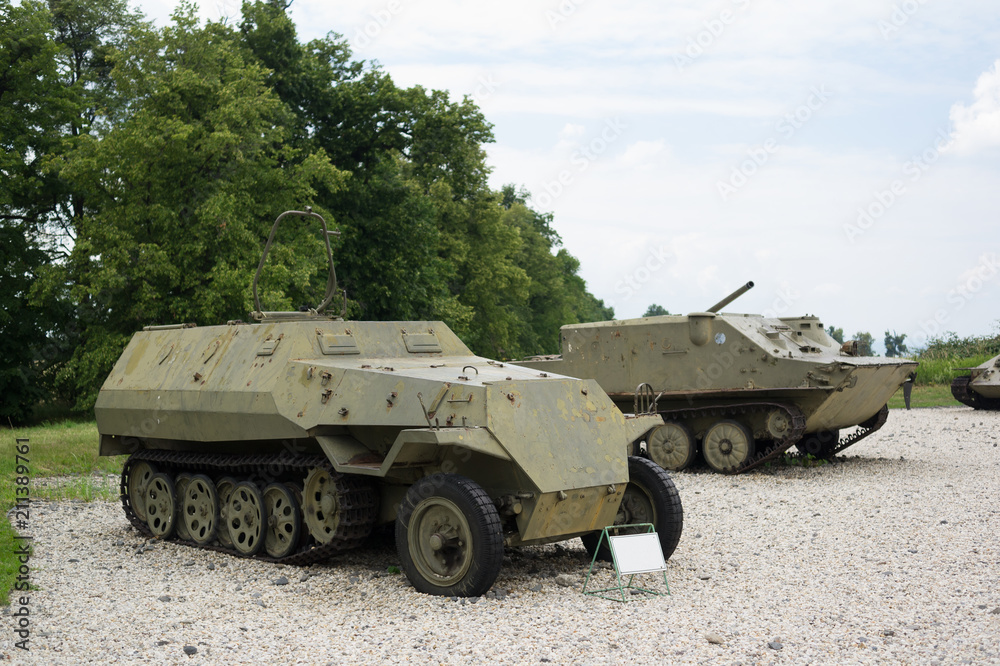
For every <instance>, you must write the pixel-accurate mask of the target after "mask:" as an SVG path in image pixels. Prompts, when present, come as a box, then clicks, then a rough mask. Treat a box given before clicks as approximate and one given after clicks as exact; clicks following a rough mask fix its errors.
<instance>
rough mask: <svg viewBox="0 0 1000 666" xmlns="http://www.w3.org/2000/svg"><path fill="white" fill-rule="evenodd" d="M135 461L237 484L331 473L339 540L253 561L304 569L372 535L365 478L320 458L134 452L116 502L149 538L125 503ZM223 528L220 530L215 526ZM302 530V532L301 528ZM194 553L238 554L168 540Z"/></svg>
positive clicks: (374, 510) (373, 498) (373, 505)
mask: <svg viewBox="0 0 1000 666" xmlns="http://www.w3.org/2000/svg"><path fill="white" fill-rule="evenodd" d="M139 461H147V462H150V463H153V464H155V465H157V467H158V468H159V469H160V471H167V472H169V473H170V474H171V475H173V476H174V477H175V478H176V475H177V474H179V473H181V472H188V473H200V474H206V475H208V476H209V477H211V478H213V479H216V480H217V479H218V478H219V477H222V476H232V477H234V478H236V479H237V480H240V481H242V480H258V481H271V480H276V479H289V478H294V479H296V480H298V482H299V483H301V481H302V479H304V478H305V476H306V474H307V473H308V472H309V470H310V469H313V468H317V467H318V468H322V469H325V470H327V471H328V472H329V473H330V476H331V478H332V479H333V480H334V481H335V482H336V484H337V487H338V489H339V490H340V495H339V502H340V515H339V518H340V522H339V525H340V526H341V527H342V529H338V536H337V537H335V538H333V539H331V540H330V541H329V542H328V543H323V544H320V543H317V542H316V541H315V540H314V539H313V538H311V537H309V538H308V540H306V539H303V541H304V542H306V543H304V544H303V545H301V546H300V547H299V548H298V549H297V550H296V551H295V552H293V553H292V554H290V555H287V556H285V557H280V558H275V557H270V556H269V555H267V554H266V553H265V552H263V551H261V552H260V553H259V554H257V555H253V556H252V557H253V559H257V560H263V561H266V562H280V563H282V564H295V565H305V564H312V563H314V562H322V561H324V560H326V559H328V558H330V557H332V556H334V555H337V554H339V553H343V552H344V551H347V550H351V549H354V548H357V547H358V546H360V545H361V544H362V543H363V542H364V540H365V538H366V537H367V536H368V535H369V534H370V533H371V530H372V527H373V526H374V525H375V521H376V518H377V517H378V495H377V494H376V492H375V490H374V488H373V487H372V485H371V484H369V483H367V482H366V479H363V478H359V477H355V476H351V475H343V474H339V473H338V472H336V471H334V469H333V467H332V465H331V464H330V462H329V460H327V459H326V458H325V457H323V456H319V455H315V456H297V455H293V454H288V453H280V454H266V455H249V456H244V455H202V454H195V453H183V452H175V451H139V452H137V453H134V454H132V455H131V456H130V457H129V459H128V460H127V461H126V462H125V467H124V469H123V470H122V476H121V486H120V489H121V501H122V507H123V508H124V509H125V516H126V517H127V518H128V520H129V522H130V523H132V525H133V526H134V527H135V528H136V529H137V530H139V532H141V533H142V534H145V535H146V536H148V537H153V536H154V535H153V532H152V531H151V530H150V528H149V526H148V525H147V524H146V522H145V521H143V520H141V519H140V518H139V517H138V516H137V515H136V513H135V510H134V509H133V508H132V506H131V502H130V499H129V492H128V488H129V485H128V483H129V474H130V472H131V470H132V467H133V465H135V463H137V462H139ZM220 527H223V528H224V526H220ZM303 529H305V528H304V527H303ZM172 540H173V541H176V542H177V543H181V544H184V545H187V546H191V547H194V548H203V549H207V550H214V551H220V552H225V553H230V554H232V555H241V554H240V553H239V552H238V551H237V550H235V549H234V548H227V547H224V546H222V545H221V544H220V543H219V542H218V541H213V542H212V543H210V544H208V545H199V544H196V543H195V542H194V541H190V540H185V539H179V538H177V537H174V538H173V539H172Z"/></svg>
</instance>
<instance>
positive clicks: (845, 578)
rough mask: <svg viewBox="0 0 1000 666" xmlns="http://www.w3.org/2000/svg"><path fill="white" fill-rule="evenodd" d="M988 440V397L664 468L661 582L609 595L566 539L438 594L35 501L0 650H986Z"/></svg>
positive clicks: (589, 660) (311, 653) (798, 657)
mask: <svg viewBox="0 0 1000 666" xmlns="http://www.w3.org/2000/svg"><path fill="white" fill-rule="evenodd" d="M998 443H1000V413H981V412H974V411H973V410H971V409H969V408H958V407H956V408H943V409H922V410H913V411H910V412H905V411H893V412H892V413H891V415H890V418H889V422H888V424H887V425H886V426H885V427H884V428H883V429H882V430H881V431H880V432H878V433H876V434H875V435H873V436H871V437H869V438H868V439H867V440H865V441H863V442H861V443H859V444H857V445H856V446H854V447H852V448H851V449H848V451H847V452H845V454H849V455H842V456H841V457H840V458H839V459H838V460H837V461H836V462H835V463H833V464H831V465H825V466H821V467H814V468H801V467H793V466H781V467H777V468H771V469H768V470H766V471H764V472H758V473H751V474H748V475H744V476H740V477H725V476H720V475H715V474H710V473H707V472H703V471H696V472H682V473H677V474H674V475H673V476H674V479H675V482H676V484H677V486H678V489H679V491H680V494H681V499H682V501H683V503H684V509H685V512H684V520H685V528H684V535H683V537H682V539H681V543H680V546H679V547H678V549H677V552H676V553H675V554H674V556H673V558H671V560H670V561H669V562H668V572H667V577H668V580H669V583H670V591H671V592H672V594H671V595H670V596H660V597H645V596H641V597H639V596H636V597H632V598H631V599H630V601H629V603H627V604H622V603H617V602H613V601H605V600H601V599H595V598H592V597H585V596H583V595H582V594H581V593H580V589H579V588H580V584H581V583H582V579H583V574H584V573H585V572H586V570H587V567H588V565H589V561H588V560H587V559H586V556H585V554H584V551H583V549H582V546H580V545H579V541H575V542H567V543H566V544H562V545H555V546H546V547H534V548H523V549H520V550H509V551H508V553H507V558H506V560H505V566H504V568H503V571H502V572H501V574H500V578H499V580H498V581H497V583H496V584H495V585H494V587H493V590H492V591H491V592H490V594H489V595H488V596H487V597H484V598H481V599H470V600H452V599H446V598H441V597H431V596H427V595H423V594H419V593H417V592H415V591H414V590H413V589H412V588H411V587H409V585H408V584H407V582H406V579H405V577H404V576H402V575H399V574H391V573H388V569H389V567H390V566H391V565H395V564H398V562H397V560H396V556H395V552H394V550H393V547H392V544H391V540H389V539H386V538H383V539H381V540H376V542H375V543H374V544H372V546H371V547H368V548H365V549H364V550H363V551H359V552H356V553H352V554H351V555H349V556H346V557H343V558H342V559H339V560H337V561H333V562H331V563H329V564H325V565H322V566H315V565H314V566H312V567H309V568H307V569H302V568H295V567H288V566H281V565H273V564H264V563H255V562H248V561H245V560H241V559H238V558H236V557H230V556H226V555H222V554H219V553H214V552H206V551H198V550H194V549H191V548H187V547H184V546H178V545H175V544H171V543H155V544H153V545H152V546H151V547H150V545H149V544H148V543H147V541H146V540H145V539H143V538H141V537H140V536H139V535H138V534H137V533H136V532H135V531H133V530H132V529H131V528H130V527H129V526H128V524H127V521H126V520H125V517H124V515H123V514H122V511H121V507H120V505H118V504H116V503H107V502H98V503H92V504H83V503H77V502H59V503H47V504H36V505H34V506H33V509H32V516H31V529H30V531H29V534H32V535H34V536H35V551H34V556H33V557H32V560H31V565H32V567H33V571H32V576H33V582H34V583H35V584H36V585H37V586H38V588H39V589H38V590H36V591H34V592H32V593H31V599H30V613H31V622H32V624H31V630H32V634H31V644H30V645H31V651H30V653H24V652H22V651H20V650H15V649H13V645H12V643H13V641H12V640H11V638H10V637H11V633H10V631H9V630H7V631H4V636H3V639H2V642H0V652H2V655H3V657H4V658H5V659H10V660H13V661H14V662H18V663H38V664H79V663H105V662H110V661H112V660H115V661H121V662H123V663H190V664H210V663H238V662H243V663H257V662H265V661H267V662H272V663H289V664H290V663H318V664H326V663H351V664H354V663H378V662H384V661H388V662H391V663H398V662H413V663H445V664H451V663H470V662H483V661H489V662H491V663H544V662H551V663H557V664H575V663H580V664H601V663H629V662H635V663H643V664H645V663H700V662H712V663H715V662H718V663H727V664H734V663H742V664H759V663H760V664H763V663H768V664H770V663H776V664H783V663H789V664H792V663H795V664H798V663H810V662H812V663H836V664H876V663H877V664H883V663H906V664H935V663H942V664H962V663H971V664H1000V589H998V578H1000V576H998V574H1000V562H998V555H1000V544H998V540H997V534H998V532H1000V503H998V497H1000V448H998V446H997V445H998ZM604 575H606V576H607V575H608V574H607V573H606V572H605V574H604ZM648 576H649V577H644V578H642V582H643V583H645V584H647V585H649V586H651V587H659V588H660V589H663V588H662V577H661V578H660V579H659V582H658V581H657V579H656V576H655V575H648ZM282 579H284V581H288V582H287V584H276V583H275V581H278V583H281V582H284V581H283V580H282ZM565 583H570V584H572V585H575V586H574V587H570V586H566V585H564V584H565ZM11 619H12V618H10V617H9V616H7V617H4V618H3V620H4V622H3V624H4V625H7V626H8V627H10V626H11V625H12V624H13V623H12V622H11ZM195 649H196V652H195V653H194V654H187V653H186V652H185V650H187V651H188V652H190V651H192V650H195Z"/></svg>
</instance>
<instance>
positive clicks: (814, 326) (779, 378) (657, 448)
mask: <svg viewBox="0 0 1000 666" xmlns="http://www.w3.org/2000/svg"><path fill="white" fill-rule="evenodd" d="M752 287H753V283H752V282H749V283H747V284H746V285H744V286H743V287H741V288H740V289H738V290H736V291H735V292H734V293H733V294H730V295H729V296H728V297H726V298H725V299H723V300H722V301H720V302H719V303H717V304H716V305H714V306H712V307H711V308H709V309H708V310H707V311H706V312H693V313H691V314H689V315H686V316H674V315H663V316H657V317H643V318H639V319H626V320H619V321H604V322H596V323H591V324H573V325H570V326H563V327H562V329H561V333H562V335H561V337H562V354H561V355H558V356H536V357H532V358H531V359H528V360H525V361H518V365H521V366H523V367H526V368H534V369H536V370H541V371H545V372H558V373H561V374H566V375H570V376H572V377H581V378H589V379H596V380H597V383H598V384H600V385H601V387H602V388H603V389H604V390H605V391H607V392H608V395H610V396H611V398H612V400H614V401H615V403H616V404H618V405H619V407H622V408H626V406H627V408H631V409H633V410H635V411H636V412H642V411H652V412H656V413H659V414H660V415H662V416H663V417H664V420H665V421H666V422H665V423H664V425H663V426H661V427H659V428H657V429H655V430H654V431H652V432H651V433H650V435H649V437H648V438H647V440H646V453H647V455H648V456H649V457H650V458H651V459H652V460H654V461H655V462H656V463H658V464H659V465H661V466H663V467H664V468H666V469H671V470H682V469H685V468H686V467H687V466H688V465H690V464H691V463H692V462H693V461H695V460H696V459H697V457H698V452H699V451H700V453H701V457H702V458H703V459H704V461H705V462H706V463H707V464H708V465H709V467H711V468H712V469H714V470H715V471H718V472H723V473H727V474H736V473H741V472H745V471H748V470H750V469H753V468H754V467H757V466H759V465H761V464H763V463H764V462H766V461H768V460H771V459H773V458H775V457H777V456H779V455H780V454H782V453H783V452H784V451H786V450H787V449H789V448H790V447H791V446H792V445H796V446H797V447H798V449H799V450H800V451H803V452H806V453H809V454H811V455H814V456H817V457H823V458H829V457H832V456H833V455H835V454H836V453H838V452H840V451H842V450H844V449H845V448H847V447H848V446H850V445H852V444H854V443H856V442H857V441H859V440H860V439H861V438H863V437H865V436H867V435H869V434H871V433H872V432H874V431H875V430H877V429H878V428H880V427H882V425H883V424H884V423H885V419H886V417H887V415H888V408H887V407H885V405H886V403H887V402H888V399H889V397H890V396H892V394H893V393H894V392H895V391H896V389H898V388H899V386H900V385H901V384H902V383H903V382H904V381H905V380H906V378H907V376H908V375H909V374H910V373H911V372H912V371H913V370H914V369H915V368H916V363H915V362H912V361H906V360H900V359H892V358H873V357H864V356H858V349H857V343H856V342H847V343H844V344H843V345H842V344H840V343H838V342H837V341H836V340H834V339H833V338H831V337H830V336H829V335H828V334H827V332H826V331H825V330H824V328H823V324H822V323H821V322H820V320H819V319H817V318H816V317H813V316H805V317H779V318H772V317H764V316H761V315H756V314H728V313H720V312H719V311H720V310H721V309H722V308H723V307H725V306H727V305H728V304H729V303H731V302H732V301H733V300H735V299H736V298H737V297H739V296H740V295H741V294H743V293H745V292H746V291H747V290H749V289H750V288H752ZM855 425H858V426H860V427H859V428H858V429H857V430H855V431H854V432H851V433H850V434H848V435H846V436H844V437H841V436H840V430H841V429H843V428H848V427H851V426H855Z"/></svg>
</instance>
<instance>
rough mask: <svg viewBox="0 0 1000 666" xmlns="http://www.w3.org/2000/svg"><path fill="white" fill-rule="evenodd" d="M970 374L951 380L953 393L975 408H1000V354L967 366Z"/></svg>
mask: <svg viewBox="0 0 1000 666" xmlns="http://www.w3.org/2000/svg"><path fill="white" fill-rule="evenodd" d="M966 370H968V371H969V374H967V375H965V376H963V377H956V378H955V379H953V380H952V382H951V394H952V395H953V396H955V400H958V401H959V402H960V403H962V404H963V405H968V406H969V407H972V408H973V409H991V410H992V409H1000V356H994V357H993V358H991V359H990V360H988V361H986V362H985V363H983V364H982V365H977V366H976V367H974V368H966Z"/></svg>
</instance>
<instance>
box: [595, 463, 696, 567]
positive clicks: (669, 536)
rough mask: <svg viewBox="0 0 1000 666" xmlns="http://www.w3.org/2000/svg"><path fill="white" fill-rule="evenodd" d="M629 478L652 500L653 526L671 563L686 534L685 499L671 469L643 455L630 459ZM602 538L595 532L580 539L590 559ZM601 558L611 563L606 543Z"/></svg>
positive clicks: (664, 555)
mask: <svg viewBox="0 0 1000 666" xmlns="http://www.w3.org/2000/svg"><path fill="white" fill-rule="evenodd" d="M628 477H629V481H628V482H629V485H630V486H631V485H633V484H634V485H636V486H638V487H639V488H640V489H641V490H642V492H644V493H645V494H646V496H647V497H649V499H650V500H651V503H652V505H653V527H654V528H655V529H656V536H657V538H658V539H659V540H660V550H662V551H663V559H664V560H669V559H670V556H671V555H673V554H674V551H675V550H676V549H677V544H678V543H680V540H681V532H683V531H684V507H683V506H681V497H680V495H679V494H678V493H677V487H676V486H675V485H674V482H673V479H671V478H670V475H669V474H668V473H667V470H665V469H663V468H662V467H660V466H659V465H657V464H656V463H655V462H653V461H652V460H648V459H646V458H640V457H639V456H629V459H628ZM600 539H601V533H600V532H591V533H590V534H584V535H583V536H582V537H580V541H582V542H583V547H584V548H586V549H587V554H588V555H589V556H590V557H593V556H594V551H595V550H596V549H597V544H598V543H600ZM597 559H599V560H603V561H605V562H610V561H611V549H610V548H608V546H607V543H606V542H605V544H604V545H602V546H601V550H600V552H598V553H597Z"/></svg>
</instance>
